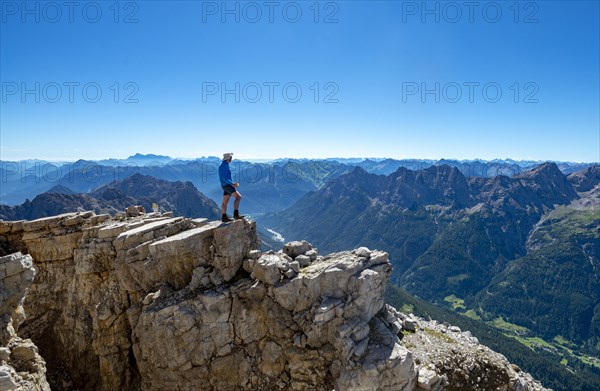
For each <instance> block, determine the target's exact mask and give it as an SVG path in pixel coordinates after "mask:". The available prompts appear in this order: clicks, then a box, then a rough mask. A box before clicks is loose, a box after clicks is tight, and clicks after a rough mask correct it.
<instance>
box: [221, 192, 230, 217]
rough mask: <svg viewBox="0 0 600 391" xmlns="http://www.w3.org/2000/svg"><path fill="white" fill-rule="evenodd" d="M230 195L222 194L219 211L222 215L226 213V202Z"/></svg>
mask: <svg viewBox="0 0 600 391" xmlns="http://www.w3.org/2000/svg"><path fill="white" fill-rule="evenodd" d="M230 197H231V196H230V195H224V196H223V203H222V204H221V213H222V214H224V215H226V214H227V204H229V198H230Z"/></svg>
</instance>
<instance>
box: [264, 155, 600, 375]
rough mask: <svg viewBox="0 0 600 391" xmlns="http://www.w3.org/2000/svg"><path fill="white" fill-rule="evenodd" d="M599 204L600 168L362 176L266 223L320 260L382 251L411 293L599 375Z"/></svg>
mask: <svg viewBox="0 0 600 391" xmlns="http://www.w3.org/2000/svg"><path fill="white" fill-rule="evenodd" d="M599 194H600V165H595V166H592V167H588V168H586V169H584V170H581V171H579V172H576V173H572V174H570V175H568V176H566V175H565V174H564V173H562V172H561V170H560V169H559V167H558V166H557V165H556V164H555V163H544V164H541V165H539V166H537V167H535V168H534V169H532V170H529V171H526V172H522V173H520V174H518V175H516V176H513V177H508V176H502V175H500V176H496V177H492V178H485V177H465V176H464V175H463V174H462V173H461V172H460V171H459V170H458V169H457V168H456V167H450V166H447V165H442V166H431V167H429V168H426V169H423V170H417V171H412V170H408V169H406V168H403V167H400V168H398V169H397V170H396V171H395V172H393V173H392V174H390V175H387V176H386V175H376V174H371V173H368V172H366V171H365V170H363V169H361V168H358V167H357V168H354V169H353V170H352V171H351V172H349V173H347V174H344V175H341V176H339V177H338V178H336V179H334V180H332V181H330V182H328V183H326V184H325V185H324V186H323V187H322V188H321V189H319V190H318V191H314V192H310V193H308V194H306V195H305V196H304V197H303V198H302V199H301V200H299V201H298V202H297V203H296V204H295V205H293V206H292V207H290V208H288V209H286V210H284V211H281V212H278V213H274V214H271V215H266V216H260V217H259V218H258V221H259V223H260V224H261V225H262V226H264V227H268V228H270V229H274V230H275V231H277V232H279V233H281V234H282V235H283V236H284V237H285V239H286V240H294V239H295V238H299V237H302V238H305V239H307V240H309V241H310V242H311V243H313V244H314V245H315V246H317V247H319V249H320V250H323V251H336V250H338V249H343V248H351V247H356V246H360V245H362V246H367V247H369V248H385V249H386V250H387V251H389V253H390V258H391V261H392V264H393V265H394V272H393V275H392V281H393V282H394V283H395V284H396V285H397V286H400V287H402V288H404V289H406V290H407V291H408V292H409V293H411V294H413V295H416V296H418V297H421V298H423V299H426V300H428V301H430V302H433V303H438V304H441V305H446V306H448V307H452V308H454V309H455V310H457V311H459V312H462V313H464V314H465V315H467V316H471V317H473V318H476V319H479V320H483V321H487V322H490V323H495V324H497V325H502V326H504V327H505V328H507V329H508V330H507V332H509V333H512V334H514V336H515V337H518V338H522V339H523V342H524V343H527V342H531V341H532V340H534V338H537V337H541V338H542V339H543V340H544V341H550V342H551V343H549V344H548V345H549V346H551V347H546V348H548V349H550V348H552V349H555V350H557V351H558V352H560V353H561V354H564V356H565V359H566V360H567V361H568V360H571V362H573V361H576V360H583V361H584V362H586V363H588V364H591V365H596V366H598V367H600V361H599V360H597V359H593V357H598V356H599V355H600V354H599V353H600V273H599V268H600V256H599V255H600V228H599V227H600V208H599V207H598V206H599V205H600V202H598V201H599V200H600V198H599ZM528 338H529V339H528ZM538 342H539V341H538ZM540 345H541V343H538V347H539V346H540ZM590 357H592V358H590Z"/></svg>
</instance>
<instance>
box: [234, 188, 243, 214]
mask: <svg viewBox="0 0 600 391" xmlns="http://www.w3.org/2000/svg"><path fill="white" fill-rule="evenodd" d="M233 196H234V197H235V201H233V209H235V210H238V209H239V208H240V201H241V200H242V195H241V194H240V193H239V192H237V191H236V192H235V193H233Z"/></svg>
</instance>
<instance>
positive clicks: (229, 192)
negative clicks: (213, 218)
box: [219, 153, 244, 223]
mask: <svg viewBox="0 0 600 391" xmlns="http://www.w3.org/2000/svg"><path fill="white" fill-rule="evenodd" d="M232 159H233V153H224V154H223V161H222V162H221V165H220V166H219V180H220V181H221V187H222V188H223V203H222V204H221V213H222V215H221V221H222V222H224V223H227V222H229V221H231V219H230V218H229V216H227V204H229V198H231V196H234V197H235V201H234V202H233V218H234V219H236V220H238V219H242V218H244V216H242V215H240V212H239V211H238V208H239V207H240V201H241V200H242V195H241V194H240V193H239V192H238V191H237V190H236V189H235V188H236V187H239V186H240V184H239V183H238V182H233V180H232V179H231V170H230V169H229V163H231V160H232Z"/></svg>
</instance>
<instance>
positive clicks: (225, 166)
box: [219, 160, 233, 187]
mask: <svg viewBox="0 0 600 391" xmlns="http://www.w3.org/2000/svg"><path fill="white" fill-rule="evenodd" d="M219 180H220V181H221V187H224V186H227V185H230V186H233V180H232V179H231V170H230V169H229V163H228V162H226V161H225V160H223V162H222V163H221V165H220V166H219Z"/></svg>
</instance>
